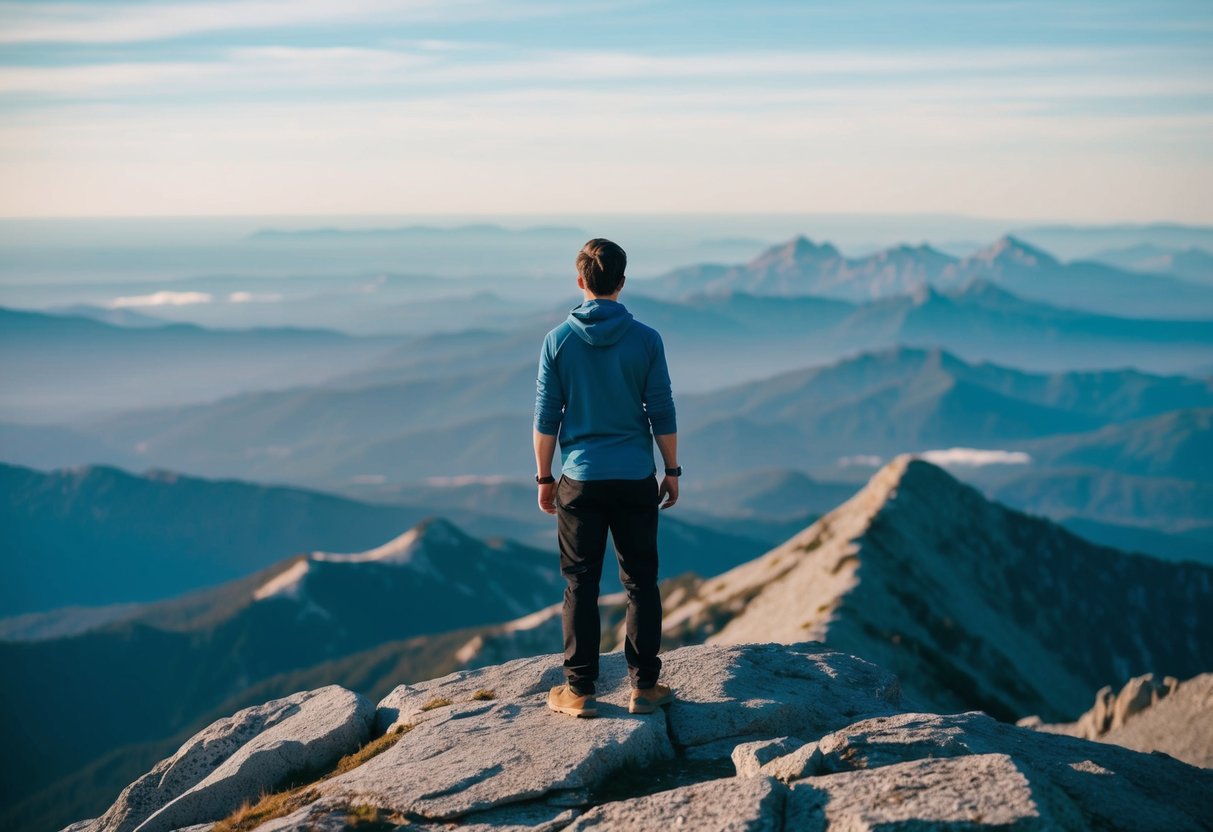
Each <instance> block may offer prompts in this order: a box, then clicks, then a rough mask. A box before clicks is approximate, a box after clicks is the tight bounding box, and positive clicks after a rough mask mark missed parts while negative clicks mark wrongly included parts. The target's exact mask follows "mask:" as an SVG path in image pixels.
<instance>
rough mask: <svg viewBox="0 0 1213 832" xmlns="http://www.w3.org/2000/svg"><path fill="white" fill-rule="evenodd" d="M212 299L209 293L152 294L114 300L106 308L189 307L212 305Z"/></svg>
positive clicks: (168, 292)
mask: <svg viewBox="0 0 1213 832" xmlns="http://www.w3.org/2000/svg"><path fill="white" fill-rule="evenodd" d="M211 300H212V297H211V295H210V294H209V293H207V292H170V291H167V290H166V291H160V292H152V293H150V294H147V295H127V296H125V297H120V298H114V299H113V300H111V301H110V302H109V303H107V304H106V306H108V307H110V308H111V309H121V308H123V307H128V306H189V305H191V304H195V303H210V302H211Z"/></svg>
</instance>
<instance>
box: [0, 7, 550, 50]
mask: <svg viewBox="0 0 1213 832" xmlns="http://www.w3.org/2000/svg"><path fill="white" fill-rule="evenodd" d="M557 8H558V7H557V5H556V4H554V3H541V2H519V3H494V2H490V0H229V2H211V3H174V2H165V3H105V2H96V3H57V2H49V3H42V2H39V3H2V4H0V18H3V20H4V26H3V27H0V43H134V42H139V41H150V40H166V39H173V38H181V37H186V36H189V35H198V34H206V33H213V32H231V31H240V30H263V29H279V28H281V27H283V26H287V27H301V26H317V25H322V24H335V23H337V24H343V25H350V24H352V23H357V22H375V21H391V22H393V23H403V22H409V21H435V20H445V21H458V20H461V19H467V18H468V17H473V16H474V17H476V18H478V19H484V18H490V19H491V18H509V17H522V16H527V15H535V14H550V13H554V12H555V11H556V10H557Z"/></svg>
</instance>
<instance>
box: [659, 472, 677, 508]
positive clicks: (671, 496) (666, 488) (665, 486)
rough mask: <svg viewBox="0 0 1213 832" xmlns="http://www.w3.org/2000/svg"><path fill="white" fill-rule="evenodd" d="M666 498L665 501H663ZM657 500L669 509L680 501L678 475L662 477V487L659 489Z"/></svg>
mask: <svg viewBox="0 0 1213 832" xmlns="http://www.w3.org/2000/svg"><path fill="white" fill-rule="evenodd" d="M662 500H665V502H664V503H661V501H662ZM657 502H659V503H661V507H662V508H663V509H667V508H669V507H670V506H672V505H674V503H676V502H678V477H662V478H661V487H660V488H658V489H657Z"/></svg>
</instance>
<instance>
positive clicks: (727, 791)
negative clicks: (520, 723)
mask: <svg viewBox="0 0 1213 832" xmlns="http://www.w3.org/2000/svg"><path fill="white" fill-rule="evenodd" d="M786 791H787V790H786V789H785V788H784V787H783V786H782V785H781V784H779V783H777V782H776V781H774V780H771V779H770V778H767V777H753V778H736V777H734V778H729V779H726V780H709V781H708V782H706V783H698V784H696V785H693V786H684V787H683V788H680V789H673V790H671V791H665V792H658V793H657V794H653V795H649V796H647V797H638V798H635V799H633V800H620V801H616V802H613V803H604V804H603V805H601V806H597V807H595V808H593V809H591V810H590V811H588V812H586V813H585V814H584V815H582V816H581V817H580V818H578V819H577V820H576V821H574V822H573V824H572V825H571V826H569V827H568V832H582V830H586V829H599V830H617V829H685V830H688V831H689V830H704V832H706V830H719V832H780V830H782V829H784V828H785V827H784V826H783V811H784V806H783V804H784V799H785V796H786V794H785V793H786ZM788 828H795V827H788Z"/></svg>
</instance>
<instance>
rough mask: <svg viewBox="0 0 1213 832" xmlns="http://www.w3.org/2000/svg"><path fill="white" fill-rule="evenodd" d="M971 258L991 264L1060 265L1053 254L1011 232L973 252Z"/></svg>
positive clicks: (1034, 266)
mask: <svg viewBox="0 0 1213 832" xmlns="http://www.w3.org/2000/svg"><path fill="white" fill-rule="evenodd" d="M970 259H971V260H978V261H982V262H984V263H987V264H989V265H996V264H1008V265H1009V264H1014V265H1018V266H1027V267H1030V268H1038V267H1045V266H1057V265H1060V264H1059V262H1058V260H1057V258H1055V257H1054V256H1053V255H1051V254H1049V253H1048V252H1046V251H1044V250H1043V249H1039V248H1036V247H1035V246H1031V245H1028V244H1027V243H1025V242H1024V241H1023V240H1020V239H1019V238H1018V237H1014V236H1012V235H1010V234H1006V235H1004V236H1002V237H999V238H998V239H997V240H995V241H994V242H993V243H991V244H990V245H989V246H987V247H986V248H983V249H981V250H980V251H977V252H975V253H973V254H972V255H970Z"/></svg>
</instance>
